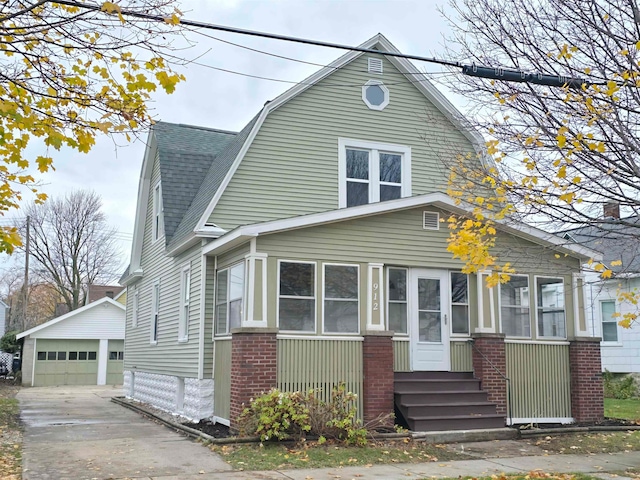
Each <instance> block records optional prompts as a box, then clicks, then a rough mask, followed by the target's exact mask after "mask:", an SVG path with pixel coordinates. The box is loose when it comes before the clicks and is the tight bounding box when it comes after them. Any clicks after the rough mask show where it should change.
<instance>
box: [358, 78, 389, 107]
mask: <svg viewBox="0 0 640 480" xmlns="http://www.w3.org/2000/svg"><path fill="white" fill-rule="evenodd" d="M362 101H363V102H364V103H365V105H366V106H367V107H369V108H370V109H371V110H384V108H385V107H386V106H387V105H389V89H388V88H387V87H386V86H385V85H384V83H382V82H381V81H380V80H369V81H368V82H367V83H365V84H364V85H363V86H362Z"/></svg>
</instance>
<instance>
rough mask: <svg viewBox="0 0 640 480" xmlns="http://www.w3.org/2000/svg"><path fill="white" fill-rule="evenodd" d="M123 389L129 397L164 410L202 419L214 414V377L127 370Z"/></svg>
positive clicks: (189, 417)
mask: <svg viewBox="0 0 640 480" xmlns="http://www.w3.org/2000/svg"><path fill="white" fill-rule="evenodd" d="M123 392H124V395H125V396H126V397H127V398H131V399H134V400H138V401H140V402H145V403H148V404H150V405H153V406H154V407H156V408H159V409H160V410H164V411H166V412H169V413H172V414H174V415H180V416H182V417H186V418H188V419H189V420H193V421H199V420H202V419H207V418H211V417H212V416H213V379H207V380H198V379H197V378H180V377H176V376H173V375H159V374H156V373H146V372H131V371H128V370H125V372H124V383H123Z"/></svg>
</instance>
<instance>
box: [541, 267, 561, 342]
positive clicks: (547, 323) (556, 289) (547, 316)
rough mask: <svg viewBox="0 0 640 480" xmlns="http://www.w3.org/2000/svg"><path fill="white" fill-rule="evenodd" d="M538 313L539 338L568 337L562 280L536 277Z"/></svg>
mask: <svg viewBox="0 0 640 480" xmlns="http://www.w3.org/2000/svg"><path fill="white" fill-rule="evenodd" d="M536 312H537V313H536V316H537V318H538V336H539V337H558V338H566V337H567V331H566V327H565V323H566V322H565V312H564V280H563V279H562V278H545V277H536Z"/></svg>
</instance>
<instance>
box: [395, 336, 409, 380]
mask: <svg viewBox="0 0 640 480" xmlns="http://www.w3.org/2000/svg"><path fill="white" fill-rule="evenodd" d="M410 347H411V343H409V342H408V341H404V340H394V341H393V371H394V372H410V371H411V363H410V358H409V348H410Z"/></svg>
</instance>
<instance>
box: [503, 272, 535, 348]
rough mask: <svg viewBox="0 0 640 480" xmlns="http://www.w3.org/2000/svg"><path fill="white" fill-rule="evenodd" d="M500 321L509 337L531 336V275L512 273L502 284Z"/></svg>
mask: <svg viewBox="0 0 640 480" xmlns="http://www.w3.org/2000/svg"><path fill="white" fill-rule="evenodd" d="M500 322H501V324H502V333H504V334H505V335H506V336H508V337H531V318H530V315H529V277H526V276H520V275H512V276H511V279H510V280H509V281H508V282H507V283H503V284H501V285H500Z"/></svg>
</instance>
